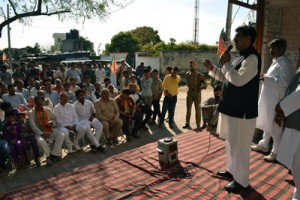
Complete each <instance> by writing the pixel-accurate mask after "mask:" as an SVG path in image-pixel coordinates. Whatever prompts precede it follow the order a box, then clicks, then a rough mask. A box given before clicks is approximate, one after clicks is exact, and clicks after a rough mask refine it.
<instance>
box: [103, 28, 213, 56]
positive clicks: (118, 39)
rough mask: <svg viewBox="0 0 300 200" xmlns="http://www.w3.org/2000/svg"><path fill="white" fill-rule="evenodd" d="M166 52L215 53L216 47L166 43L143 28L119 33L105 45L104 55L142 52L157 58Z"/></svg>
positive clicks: (187, 43) (174, 42)
mask: <svg viewBox="0 0 300 200" xmlns="http://www.w3.org/2000/svg"><path fill="white" fill-rule="evenodd" d="M168 50H212V51H217V46H210V45H206V44H203V45H197V44H195V43H193V42H182V43H179V44H177V43H176V40H175V39H174V38H170V40H169V42H168V43H165V42H164V41H162V40H161V39H160V36H159V35H158V31H155V30H154V29H153V28H151V27H147V26H143V27H138V28H136V29H134V30H131V31H127V32H120V33H118V34H117V35H115V36H113V38H112V39H111V43H110V44H106V45H105V51H104V53H105V54H108V53H109V52H128V53H130V54H132V53H133V52H137V51H142V52H146V53H148V54H149V55H153V56H159V55H160V52H161V51H168Z"/></svg>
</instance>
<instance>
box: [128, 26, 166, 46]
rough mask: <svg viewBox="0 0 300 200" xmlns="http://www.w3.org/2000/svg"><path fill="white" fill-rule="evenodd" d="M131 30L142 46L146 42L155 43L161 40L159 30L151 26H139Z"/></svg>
mask: <svg viewBox="0 0 300 200" xmlns="http://www.w3.org/2000/svg"><path fill="white" fill-rule="evenodd" d="M131 32H132V34H133V35H134V36H135V37H136V38H137V39H138V41H139V42H140V44H141V45H142V46H144V45H146V44H152V45H155V44H157V43H159V42H161V39H160V36H159V35H158V31H155V30H154V29H153V28H151V27H147V26H142V27H137V28H136V29H134V30H132V31H131Z"/></svg>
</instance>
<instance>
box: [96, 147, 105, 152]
mask: <svg viewBox="0 0 300 200" xmlns="http://www.w3.org/2000/svg"><path fill="white" fill-rule="evenodd" d="M96 150H97V151H98V152H105V148H104V147H102V146H99V147H97V148H96Z"/></svg>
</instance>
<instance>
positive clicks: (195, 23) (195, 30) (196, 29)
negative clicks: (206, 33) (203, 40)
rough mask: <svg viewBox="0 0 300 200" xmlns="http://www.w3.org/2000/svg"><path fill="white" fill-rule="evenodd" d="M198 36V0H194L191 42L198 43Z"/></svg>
mask: <svg viewBox="0 0 300 200" xmlns="http://www.w3.org/2000/svg"><path fill="white" fill-rule="evenodd" d="M198 37H199V0H195V16H194V29H193V42H194V44H199V43H198Z"/></svg>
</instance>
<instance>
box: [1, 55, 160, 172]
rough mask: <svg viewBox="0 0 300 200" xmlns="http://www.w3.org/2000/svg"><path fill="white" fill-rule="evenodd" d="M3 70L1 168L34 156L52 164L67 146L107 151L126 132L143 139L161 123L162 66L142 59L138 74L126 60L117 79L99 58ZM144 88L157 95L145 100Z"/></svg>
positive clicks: (39, 161) (75, 149)
mask: <svg viewBox="0 0 300 200" xmlns="http://www.w3.org/2000/svg"><path fill="white" fill-rule="evenodd" d="M0 70H1V71H0V97H1V99H0V103H1V112H0V118H1V123H0V129H1V130H0V131H1V136H0V170H1V168H4V169H5V168H6V167H7V166H6V161H7V159H8V158H11V159H12V161H13V162H14V163H15V165H16V167H17V169H18V170H21V169H25V168H27V167H28V165H30V164H31V161H33V162H34V163H35V164H36V166H41V165H42V163H43V162H42V161H45V162H46V164H47V165H51V164H52V163H53V162H57V161H60V160H61V159H63V158H62V155H63V154H62V151H65V152H66V153H67V154H73V153H75V152H78V151H81V150H82V148H83V147H84V146H85V147H88V149H90V151H91V152H93V153H96V152H105V151H106V147H107V146H110V145H117V144H118V143H119V142H120V136H123V135H124V137H123V138H124V139H125V138H126V141H130V140H131V139H132V137H133V138H140V132H141V130H147V129H149V127H148V125H147V124H155V118H152V119H151V117H152V115H153V111H152V110H151V106H152V101H156V103H157V99H158V100H159V99H160V97H161V95H162V88H161V82H162V81H161V80H160V79H159V78H158V71H157V70H153V71H151V68H150V67H145V66H143V65H142V64H141V65H140V66H138V68H137V71H136V74H133V72H132V69H131V68H130V67H127V66H126V65H125V62H124V60H122V61H121V65H120V66H119V68H118V70H117V73H116V81H115V82H116V83H114V82H113V81H112V79H111V78H110V76H111V71H110V68H109V66H108V65H107V64H104V65H102V64H101V63H97V62H96V61H93V62H92V64H83V63H73V64H72V66H71V67H70V68H67V66H66V65H65V64H64V63H62V64H61V65H60V66H59V67H58V68H57V69H56V70H53V66H51V65H50V64H48V63H46V64H43V65H42V66H41V67H39V66H38V65H37V64H36V63H35V62H34V61H30V62H29V63H24V62H22V63H15V64H13V66H9V65H8V64H3V65H2V66H1V69H0ZM150 79H151V80H150ZM152 79H153V80H152ZM149 84H150V85H149ZM143 90H144V93H145V92H147V94H149V92H150V94H151V95H152V94H153V96H155V97H156V99H152V101H149V100H147V99H146V101H145V99H144V98H143V95H141V94H143V93H140V92H141V91H143ZM158 102H159V101H158ZM159 112H160V111H159V109H158V110H157V109H156V116H159V114H160V113H159ZM130 124H132V127H129V125H130ZM125 136H126V137H125ZM83 141H84V142H83ZM30 151H32V152H33V154H28V152H30ZM42 157H43V158H46V159H42Z"/></svg>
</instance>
